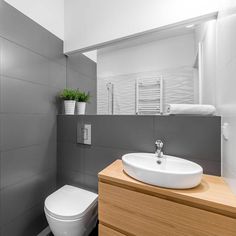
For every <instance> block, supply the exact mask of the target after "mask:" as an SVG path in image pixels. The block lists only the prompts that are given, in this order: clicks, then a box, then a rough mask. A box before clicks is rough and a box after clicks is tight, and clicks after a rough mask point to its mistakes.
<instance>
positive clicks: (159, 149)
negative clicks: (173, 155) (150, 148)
mask: <svg viewBox="0 0 236 236" xmlns="http://www.w3.org/2000/svg"><path fill="white" fill-rule="evenodd" d="M163 145H164V144H163V142H162V141H161V140H157V141H156V142H155V147H156V151H155V155H156V157H157V158H158V160H157V163H158V164H161V160H160V159H161V158H163V152H162V148H163Z"/></svg>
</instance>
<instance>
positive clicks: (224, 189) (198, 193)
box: [98, 160, 236, 218]
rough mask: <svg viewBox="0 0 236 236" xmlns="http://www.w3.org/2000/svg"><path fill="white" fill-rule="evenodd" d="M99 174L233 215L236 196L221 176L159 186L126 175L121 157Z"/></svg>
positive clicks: (111, 180) (108, 180)
mask: <svg viewBox="0 0 236 236" xmlns="http://www.w3.org/2000/svg"><path fill="white" fill-rule="evenodd" d="M98 177H99V181H100V182H104V183H109V184H112V185H116V186H120V187H123V188H126V189H130V190H133V191H138V192H141V193H146V194H149V195H153V196H157V197H160V198H164V199H167V200H171V201H174V202H177V203H181V204H184V205H189V206H192V207H196V208H199V209H203V210H207V211H211V212H214V213H218V214H222V215H226V216H229V217H232V218H236V196H235V195H234V194H233V192H232V191H231V190H230V188H229V186H228V185H227V183H226V182H225V181H224V179H223V178H222V177H218V176H211V175H204V176H203V179H202V182H201V184H200V185H199V186H197V187H195V188H193V189H186V190H176V189H166V188H160V187H156V186H152V185H148V184H145V183H142V182H140V181H137V180H135V179H133V178H131V177H129V176H128V175H127V174H126V173H124V171H123V165H122V161H121V160H116V161H115V162H113V163H112V164H111V165H109V166H108V167H106V168H105V169H104V170H102V171H101V172H100V173H99V174H98Z"/></svg>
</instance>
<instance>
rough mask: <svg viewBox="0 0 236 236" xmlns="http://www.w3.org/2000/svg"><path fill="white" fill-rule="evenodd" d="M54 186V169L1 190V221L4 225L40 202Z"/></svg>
mask: <svg viewBox="0 0 236 236" xmlns="http://www.w3.org/2000/svg"><path fill="white" fill-rule="evenodd" d="M55 187H56V172H55V171H54V170H52V171H47V172H43V173H41V174H39V175H35V176H33V177H31V178H30V179H28V180H26V181H21V182H20V183H18V184H15V185H12V186H10V187H7V188H4V189H2V190H1V213H2V215H1V222H2V225H5V224H7V223H9V222H10V221H12V220H13V219H14V218H16V217H17V216H19V215H21V214H22V213H24V212H25V211H27V210H29V209H30V208H32V207H34V206H36V205H37V204H39V203H40V202H42V201H43V200H44V199H45V198H46V197H47V196H48V195H49V194H50V193H51V192H52V191H54V190H55Z"/></svg>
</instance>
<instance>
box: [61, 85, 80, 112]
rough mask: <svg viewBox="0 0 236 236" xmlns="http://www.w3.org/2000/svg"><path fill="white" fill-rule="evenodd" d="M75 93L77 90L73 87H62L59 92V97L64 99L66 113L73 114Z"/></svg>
mask: <svg viewBox="0 0 236 236" xmlns="http://www.w3.org/2000/svg"><path fill="white" fill-rule="evenodd" d="M76 94H77V91H76V90H75V89H68V88H66V89H63V90H62V91H61V92H60V94H59V97H60V98H61V99H62V100H63V101H64V107H65V114H66V115H74V114H75V103H76V100H75V99H76Z"/></svg>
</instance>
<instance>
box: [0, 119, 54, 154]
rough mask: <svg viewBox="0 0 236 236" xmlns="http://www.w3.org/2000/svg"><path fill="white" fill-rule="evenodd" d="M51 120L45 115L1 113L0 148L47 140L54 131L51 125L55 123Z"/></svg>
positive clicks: (13, 147)
mask: <svg viewBox="0 0 236 236" xmlns="http://www.w3.org/2000/svg"><path fill="white" fill-rule="evenodd" d="M52 122H53V121H50V118H49V117H48V116H47V115H21V114H18V115H16V114H14V115H2V130H1V140H2V149H3V150H9V149H16V148H21V147H26V146H31V145H36V144H39V143H44V142H47V141H48V140H50V139H51V138H52V137H51V136H52V134H53V132H54V133H55V132H56V131H55V130H54V128H55V127H53V126H56V124H55V125H54V124H53V123H52ZM50 123H51V124H50ZM55 134H56V133H55Z"/></svg>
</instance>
